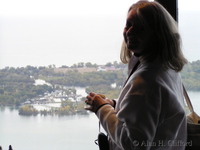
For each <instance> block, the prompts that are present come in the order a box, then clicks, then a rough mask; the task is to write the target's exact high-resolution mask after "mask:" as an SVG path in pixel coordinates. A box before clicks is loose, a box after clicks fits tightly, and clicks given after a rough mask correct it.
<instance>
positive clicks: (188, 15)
mask: <svg viewBox="0 0 200 150" xmlns="http://www.w3.org/2000/svg"><path fill="white" fill-rule="evenodd" d="M134 2H136V0H101V1H99V0H98V1H97V0H4V1H3V0H2V1H0V68H4V67H6V66H10V67H21V66H27V65H32V66H48V65H51V64H55V65H56V66H57V67H60V66H61V65H68V66H71V65H73V64H74V63H78V62H92V63H97V64H105V63H107V62H113V61H115V60H116V61H119V52H120V46H121V42H122V31H123V27H124V24H125V17H126V12H127V10H128V7H129V6H130V5H131V4H132V3H134ZM199 4H200V1H199V0H190V1H189V2H188V0H179V26H180V31H181V34H182V38H183V51H184V53H185V55H186V57H187V58H188V60H189V61H195V60H198V59H200V57H199V56H200V52H199V49H200V43H199V39H200V30H199V26H200V22H199V20H198V19H197V18H199V15H200V9H199V8H198V6H199Z"/></svg>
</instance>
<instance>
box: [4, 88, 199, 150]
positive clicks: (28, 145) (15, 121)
mask: <svg viewBox="0 0 200 150" xmlns="http://www.w3.org/2000/svg"><path fill="white" fill-rule="evenodd" d="M188 94H189V96H190V98H191V100H192V103H193V106H194V109H195V111H196V112H197V113H198V114H200V103H199V100H200V92H188ZM97 134H98V119H97V118H96V116H95V115H94V114H93V113H89V114H88V115H74V116H62V117H59V116H40V115H37V116H29V117H26V116H20V115H18V110H16V109H11V108H8V107H6V108H2V107H1V108H0V145H1V146H2V147H3V149H4V150H6V149H8V146H9V145H12V146H13V149H14V150H98V147H97V146H96V145H95V144H94V140H95V139H96V138H97Z"/></svg>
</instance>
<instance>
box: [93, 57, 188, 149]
mask: <svg viewBox="0 0 200 150" xmlns="http://www.w3.org/2000/svg"><path fill="white" fill-rule="evenodd" d="M136 62H137V58H135V57H133V58H132V61H131V62H130V64H129V66H132V67H131V69H132V68H133V66H134V65H135V64H136ZM131 69H130V70H131ZM129 73H130V71H129ZM96 115H97V117H98V118H99V120H100V122H101V124H102V126H103V128H104V129H105V131H106V132H107V133H108V136H109V144H110V150H137V149H138V150H143V149H144V150H156V149H159V150H184V149H185V148H184V147H185V144H186V136H187V135H186V117H185V111H184V108H183V90H182V81H181V78H180V75H179V73H177V72H175V71H174V70H171V69H168V70H164V69H163V68H161V67H160V64H159V61H157V60H155V61H154V62H153V63H151V64H143V63H141V64H140V65H139V67H138V68H137V70H136V71H135V72H134V73H132V74H131V75H130V77H129V79H128V80H127V82H126V84H125V85H124V87H123V89H122V91H121V93H120V95H119V98H118V100H117V102H116V107H115V108H113V107H112V106H110V105H104V106H102V107H101V108H100V109H99V110H98V112H97V113H96Z"/></svg>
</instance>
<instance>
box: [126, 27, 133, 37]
mask: <svg viewBox="0 0 200 150" xmlns="http://www.w3.org/2000/svg"><path fill="white" fill-rule="evenodd" d="M132 33H133V26H131V27H130V28H129V29H128V30H127V31H126V35H127V36H130V35H131V34H132Z"/></svg>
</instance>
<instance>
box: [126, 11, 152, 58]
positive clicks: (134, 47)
mask: <svg viewBox="0 0 200 150" xmlns="http://www.w3.org/2000/svg"><path fill="white" fill-rule="evenodd" d="M123 35H124V40H125V43H126V47H127V49H128V50H130V51H132V52H134V53H135V54H137V53H138V54H139V53H140V52H141V51H143V50H144V49H145V47H147V45H149V44H148V43H149V40H150V38H151V37H152V34H151V33H150V31H148V30H147V29H145V28H144V26H143V25H142V23H141V21H140V20H139V19H138V17H137V15H136V12H135V10H133V9H131V10H130V11H129V13H128V16H127V20H126V26H125V28H124V33H123Z"/></svg>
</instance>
